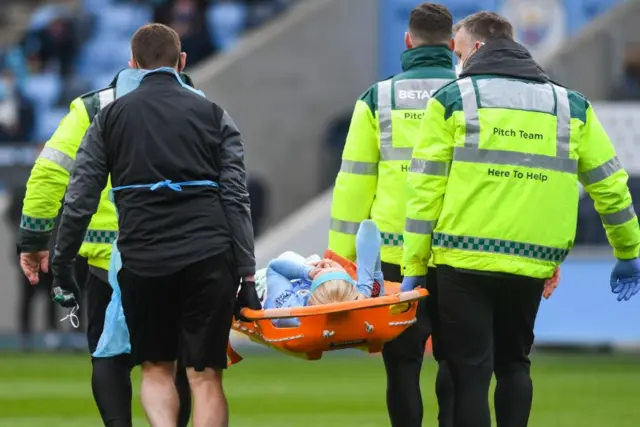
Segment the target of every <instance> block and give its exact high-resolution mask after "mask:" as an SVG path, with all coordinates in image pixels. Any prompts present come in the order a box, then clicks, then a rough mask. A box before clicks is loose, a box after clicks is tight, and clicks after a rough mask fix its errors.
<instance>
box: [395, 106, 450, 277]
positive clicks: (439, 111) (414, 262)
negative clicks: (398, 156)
mask: <svg viewBox="0 0 640 427" xmlns="http://www.w3.org/2000/svg"><path fill="white" fill-rule="evenodd" d="M444 117H445V111H444V107H443V106H442V104H440V102H438V100H437V99H436V98H432V99H431V100H430V101H429V103H428V104H427V111H426V113H425V115H424V118H423V119H422V123H421V127H420V133H419V135H418V140H417V143H416V146H415V147H414V149H413V158H412V159H411V166H410V168H409V173H408V174H407V186H406V191H407V219H406V223H405V229H404V236H403V237H404V259H403V270H404V272H403V274H404V275H405V276H423V275H425V274H426V273H427V263H428V261H429V258H430V257H431V234H432V232H433V229H434V227H435V224H436V222H437V221H438V217H439V216H440V212H441V210H442V203H443V200H444V194H445V191H446V189H447V183H448V181H449V169H450V167H451V161H452V159H453V144H454V138H453V133H454V132H453V124H452V119H449V120H445V118H444Z"/></svg>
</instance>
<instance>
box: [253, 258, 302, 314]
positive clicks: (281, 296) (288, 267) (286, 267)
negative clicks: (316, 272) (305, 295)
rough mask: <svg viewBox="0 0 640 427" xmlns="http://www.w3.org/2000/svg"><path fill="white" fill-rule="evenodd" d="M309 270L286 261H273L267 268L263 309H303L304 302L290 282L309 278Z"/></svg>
mask: <svg viewBox="0 0 640 427" xmlns="http://www.w3.org/2000/svg"><path fill="white" fill-rule="evenodd" d="M309 271H311V268H310V267H309V266H305V265H302V264H298V263H296V262H292V261H287V260H273V261H271V262H270V263H269V265H268V266H267V300H266V301H265V303H264V308H265V309H269V308H289V307H303V306H304V300H302V298H300V297H299V296H298V295H297V294H296V292H295V291H294V289H293V284H292V283H291V280H295V279H304V278H308V277H309Z"/></svg>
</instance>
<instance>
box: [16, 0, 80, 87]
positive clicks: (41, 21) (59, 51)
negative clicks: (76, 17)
mask: <svg viewBox="0 0 640 427" xmlns="http://www.w3.org/2000/svg"><path fill="white" fill-rule="evenodd" d="M24 47H25V51H26V52H27V56H28V59H29V62H30V64H31V66H32V68H35V69H37V70H50V69H56V70H57V71H58V72H59V73H60V75H61V76H64V77H67V76H70V75H71V74H72V73H73V71H74V63H75V60H76V56H77V53H78V48H79V41H78V39H77V37H76V32H75V27H74V22H73V20H72V19H71V18H70V17H68V16H67V14H66V12H65V10H64V9H61V8H56V7H50V8H44V9H42V10H41V12H40V14H39V15H37V16H35V17H34V19H33V21H32V23H31V27H30V29H29V31H28V33H27V35H26V36H25V40H24Z"/></svg>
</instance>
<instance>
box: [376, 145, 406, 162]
mask: <svg viewBox="0 0 640 427" xmlns="http://www.w3.org/2000/svg"><path fill="white" fill-rule="evenodd" d="M412 154H413V148H411V147H395V148H394V147H380V160H407V161H409V160H411V155H412Z"/></svg>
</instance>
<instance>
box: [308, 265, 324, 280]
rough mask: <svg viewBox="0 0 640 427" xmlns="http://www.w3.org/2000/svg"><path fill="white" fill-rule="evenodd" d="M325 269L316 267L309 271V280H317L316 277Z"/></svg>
mask: <svg viewBox="0 0 640 427" xmlns="http://www.w3.org/2000/svg"><path fill="white" fill-rule="evenodd" d="M322 269H323V267H315V268H312V269H311V271H309V279H311V280H313V279H315V278H316V276H317V275H318V273H320V272H321V271H322Z"/></svg>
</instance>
